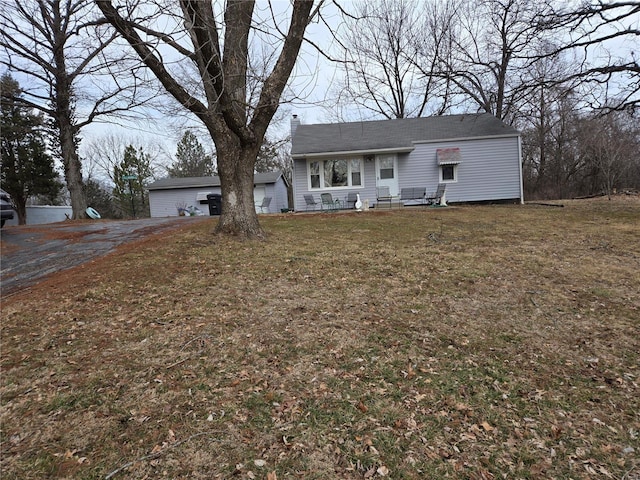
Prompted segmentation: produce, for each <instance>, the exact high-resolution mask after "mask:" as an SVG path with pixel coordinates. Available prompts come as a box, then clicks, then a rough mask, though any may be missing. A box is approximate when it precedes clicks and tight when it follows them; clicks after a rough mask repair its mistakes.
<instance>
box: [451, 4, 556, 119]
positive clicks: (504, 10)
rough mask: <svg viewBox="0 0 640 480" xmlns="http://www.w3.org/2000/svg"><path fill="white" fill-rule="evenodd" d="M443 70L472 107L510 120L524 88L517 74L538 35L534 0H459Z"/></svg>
mask: <svg viewBox="0 0 640 480" xmlns="http://www.w3.org/2000/svg"><path fill="white" fill-rule="evenodd" d="M462 2H463V3H462V4H461V5H460V6H459V8H458V12H459V15H460V18H459V19H458V21H457V22H456V23H455V24H454V25H453V27H454V28H455V30H454V32H453V36H454V46H453V52H452V54H451V55H450V56H448V57H442V61H443V63H444V64H445V68H444V72H445V73H446V74H447V75H449V76H450V79H451V81H452V82H453V83H454V84H455V86H456V87H457V90H458V92H459V93H460V94H461V95H463V96H464V97H465V98H467V99H469V100H471V101H472V102H473V103H474V104H475V105H476V106H477V108H478V109H481V110H483V111H485V112H489V113H492V114H494V115H495V116H496V117H498V118H500V119H503V120H507V121H511V120H512V119H513V117H514V115H515V113H516V109H517V106H518V104H519V101H520V100H521V99H522V96H523V95H524V94H525V92H526V91H527V89H528V85H527V84H526V83H523V82H521V81H520V80H521V78H520V77H521V76H520V74H519V72H520V70H521V69H522V67H523V65H525V64H526V63H527V62H528V59H529V57H530V55H531V52H532V49H535V48H536V44H537V42H539V41H540V39H541V35H540V30H539V28H538V27H537V23H536V21H535V19H536V18H537V17H538V16H540V15H541V14H543V13H544V12H545V11H546V10H545V9H546V8H547V5H546V3H544V2H538V1H537V0H481V1H479V2H475V1H470V0H462Z"/></svg>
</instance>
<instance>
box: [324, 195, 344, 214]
mask: <svg viewBox="0 0 640 480" xmlns="http://www.w3.org/2000/svg"><path fill="white" fill-rule="evenodd" d="M320 201H321V202H322V203H321V204H320V208H321V209H324V207H327V208H328V209H329V210H337V209H338V208H340V200H338V199H337V198H336V199H335V200H334V199H333V197H332V196H331V194H330V193H321V194H320Z"/></svg>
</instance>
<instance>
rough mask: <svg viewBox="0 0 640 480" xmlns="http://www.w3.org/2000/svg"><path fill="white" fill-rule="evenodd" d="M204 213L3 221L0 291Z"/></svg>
mask: <svg viewBox="0 0 640 480" xmlns="http://www.w3.org/2000/svg"><path fill="white" fill-rule="evenodd" d="M208 219H209V217H188V218H185V217H166V218H144V219H138V220H96V221H79V222H61V223H54V224H47V225H29V226H15V227H5V228H3V229H2V230H0V232H1V233H0V239H1V240H2V260H1V263H0V272H1V273H0V278H1V288H2V297H5V296H7V295H11V294H13V293H16V292H17V291H19V290H22V289H24V288H26V287H29V286H32V285H34V284H36V283H38V282H39V281H41V280H42V279H44V278H45V277H47V276H49V275H51V274H53V273H56V272H60V271H64V270H67V269H69V268H72V267H75V266H77V265H80V264H83V263H85V262H88V261H90V260H92V259H94V258H96V257H99V256H102V255H106V254H108V253H111V252H113V251H115V249H116V248H117V247H118V246H120V245H122V244H124V243H128V242H132V241H135V240H139V239H142V238H145V237H148V236H151V235H154V234H157V233H160V232H166V231H167V230H170V229H176V228H180V227H182V226H185V225H186V224H192V222H196V221H206V220H208Z"/></svg>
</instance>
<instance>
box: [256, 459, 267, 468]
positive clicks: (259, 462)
mask: <svg viewBox="0 0 640 480" xmlns="http://www.w3.org/2000/svg"><path fill="white" fill-rule="evenodd" d="M253 464H254V465H255V466H256V467H260V468H262V467H264V466H265V465H266V464H267V462H266V461H264V460H262V459H257V460H254V461H253Z"/></svg>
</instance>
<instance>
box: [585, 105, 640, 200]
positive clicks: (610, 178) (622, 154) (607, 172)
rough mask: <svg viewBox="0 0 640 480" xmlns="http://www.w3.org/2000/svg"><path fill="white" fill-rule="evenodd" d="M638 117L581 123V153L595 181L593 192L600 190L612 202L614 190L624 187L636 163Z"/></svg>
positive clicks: (597, 118) (616, 116)
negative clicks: (624, 180)
mask: <svg viewBox="0 0 640 480" xmlns="http://www.w3.org/2000/svg"><path fill="white" fill-rule="evenodd" d="M637 120H638V119H637V118H633V117H631V116H629V115H625V114H624V112H622V113H620V112H616V113H611V114H608V115H605V116H598V115H596V116H594V115H592V116H591V117H589V118H585V119H584V120H583V121H582V125H581V128H580V135H579V150H580V154H581V156H582V157H583V159H584V162H585V165H586V167H587V173H588V174H589V176H590V177H591V179H592V190H596V189H598V188H601V189H602V191H604V193H605V194H606V195H607V196H608V197H609V199H611V194H612V193H613V190H614V188H618V187H624V186H627V185H623V184H622V182H623V179H624V178H625V177H626V176H627V173H628V172H630V171H631V168H632V166H633V162H634V161H636V157H637V152H638V148H639V147H640V144H639V141H638V140H639V138H638V133H639V132H638V127H637Z"/></svg>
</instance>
